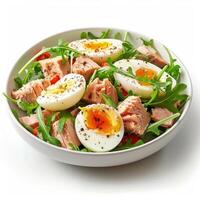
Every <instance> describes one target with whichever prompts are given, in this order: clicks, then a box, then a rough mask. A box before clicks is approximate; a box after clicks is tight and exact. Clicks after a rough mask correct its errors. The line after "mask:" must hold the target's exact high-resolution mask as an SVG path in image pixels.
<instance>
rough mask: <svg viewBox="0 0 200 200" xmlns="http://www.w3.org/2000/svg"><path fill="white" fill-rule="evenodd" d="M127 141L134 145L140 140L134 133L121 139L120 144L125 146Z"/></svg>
mask: <svg viewBox="0 0 200 200" xmlns="http://www.w3.org/2000/svg"><path fill="white" fill-rule="evenodd" d="M128 140H131V144H135V143H136V142H137V141H138V140H140V138H139V137H138V136H137V135H135V134H134V133H130V134H127V135H125V136H124V137H123V139H122V141H121V144H125V143H126V142H127V141H128Z"/></svg>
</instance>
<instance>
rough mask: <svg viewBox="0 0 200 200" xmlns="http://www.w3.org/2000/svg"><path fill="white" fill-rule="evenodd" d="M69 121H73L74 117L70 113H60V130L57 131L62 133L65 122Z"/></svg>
mask: <svg viewBox="0 0 200 200" xmlns="http://www.w3.org/2000/svg"><path fill="white" fill-rule="evenodd" d="M68 119H73V116H72V114H71V113H70V112H66V111H62V112H60V119H59V121H58V130H57V131H58V132H59V133H60V132H62V130H63V128H64V125H65V122H66V121H67V120H68Z"/></svg>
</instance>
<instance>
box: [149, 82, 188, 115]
mask: <svg viewBox="0 0 200 200" xmlns="http://www.w3.org/2000/svg"><path fill="white" fill-rule="evenodd" d="M186 87H187V86H186V85H185V84H184V83H179V84H177V85H176V86H175V87H174V88H173V89H172V90H170V91H168V93H167V94H166V95H165V96H164V97H161V98H160V99H158V100H157V101H153V102H151V103H149V105H150V106H159V107H164V108H167V109H168V110H170V111H171V112H174V113H175V112H178V108H177V107H176V105H175V103H176V102H177V101H179V102H181V103H182V104H185V102H186V101H187V99H188V95H186V94H182V93H183V91H184V90H185V89H186Z"/></svg>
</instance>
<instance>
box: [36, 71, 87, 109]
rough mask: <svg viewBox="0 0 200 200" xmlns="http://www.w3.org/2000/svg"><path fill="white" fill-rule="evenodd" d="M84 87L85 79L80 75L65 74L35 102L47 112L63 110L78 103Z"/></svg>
mask: <svg viewBox="0 0 200 200" xmlns="http://www.w3.org/2000/svg"><path fill="white" fill-rule="evenodd" d="M85 85H86V82H85V78H84V77H83V76H82V75H80V74H67V75H65V76H64V77H63V78H62V79H60V80H59V81H58V82H56V83H55V84H54V85H51V86H49V87H48V88H47V89H46V90H43V91H42V93H41V95H40V96H39V97H38V98H37V102H38V104H39V105H40V106H41V107H43V108H45V109H47V110H51V111H59V110H65V109H67V108H70V107H72V106H74V105H75V104H76V103H77V102H78V101H80V99H81V98H82V96H83V94H84V91H85Z"/></svg>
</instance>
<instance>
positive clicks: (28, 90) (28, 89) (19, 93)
mask: <svg viewBox="0 0 200 200" xmlns="http://www.w3.org/2000/svg"><path fill="white" fill-rule="evenodd" d="M49 85H50V81H49V80H46V79H38V80H33V81H30V82H29V83H27V84H25V85H24V86H23V87H21V88H20V89H18V90H16V91H12V92H11V96H12V98H14V99H21V100H23V101H26V102H28V103H34V102H36V99H37V97H38V96H39V95H40V94H41V92H42V91H43V90H45V89H46V88H47V87H48V86H49Z"/></svg>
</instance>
